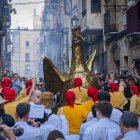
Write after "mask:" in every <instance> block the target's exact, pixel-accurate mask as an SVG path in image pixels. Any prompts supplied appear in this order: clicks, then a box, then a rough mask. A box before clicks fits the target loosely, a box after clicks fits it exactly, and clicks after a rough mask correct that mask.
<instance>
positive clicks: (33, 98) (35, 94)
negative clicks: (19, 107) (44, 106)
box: [31, 90, 42, 104]
mask: <svg viewBox="0 0 140 140" xmlns="http://www.w3.org/2000/svg"><path fill="white" fill-rule="evenodd" d="M41 94H42V93H41V91H40V90H35V91H34V92H32V95H31V101H32V102H33V103H35V104H40V96H41Z"/></svg>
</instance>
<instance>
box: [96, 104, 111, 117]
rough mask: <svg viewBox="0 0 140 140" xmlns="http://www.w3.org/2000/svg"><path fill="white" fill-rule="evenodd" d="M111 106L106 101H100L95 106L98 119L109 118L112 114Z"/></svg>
mask: <svg viewBox="0 0 140 140" xmlns="http://www.w3.org/2000/svg"><path fill="white" fill-rule="evenodd" d="M112 109H113V107H112V105H111V104H110V103H109V102H107V101H100V102H99V103H97V104H96V116H97V118H98V119H100V118H110V116H111V113H112Z"/></svg>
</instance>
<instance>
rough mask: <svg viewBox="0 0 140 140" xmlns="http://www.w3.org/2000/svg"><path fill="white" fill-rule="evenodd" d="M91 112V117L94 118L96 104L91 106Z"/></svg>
mask: <svg viewBox="0 0 140 140" xmlns="http://www.w3.org/2000/svg"><path fill="white" fill-rule="evenodd" d="M91 111H92V115H93V117H96V104H95V105H93V106H92V108H91Z"/></svg>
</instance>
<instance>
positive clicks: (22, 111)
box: [16, 103, 30, 121]
mask: <svg viewBox="0 0 140 140" xmlns="http://www.w3.org/2000/svg"><path fill="white" fill-rule="evenodd" d="M29 112H30V105H29V104H26V103H20V104H18V106H17V108H16V117H17V119H18V120H23V121H28V119H29Z"/></svg>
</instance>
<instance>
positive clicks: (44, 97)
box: [40, 92, 54, 109]
mask: <svg viewBox="0 0 140 140" xmlns="http://www.w3.org/2000/svg"><path fill="white" fill-rule="evenodd" d="M53 101H54V95H53V93H52V92H44V93H43V94H41V98H40V103H41V104H43V105H45V107H46V108H48V109H50V108H52V104H53Z"/></svg>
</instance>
